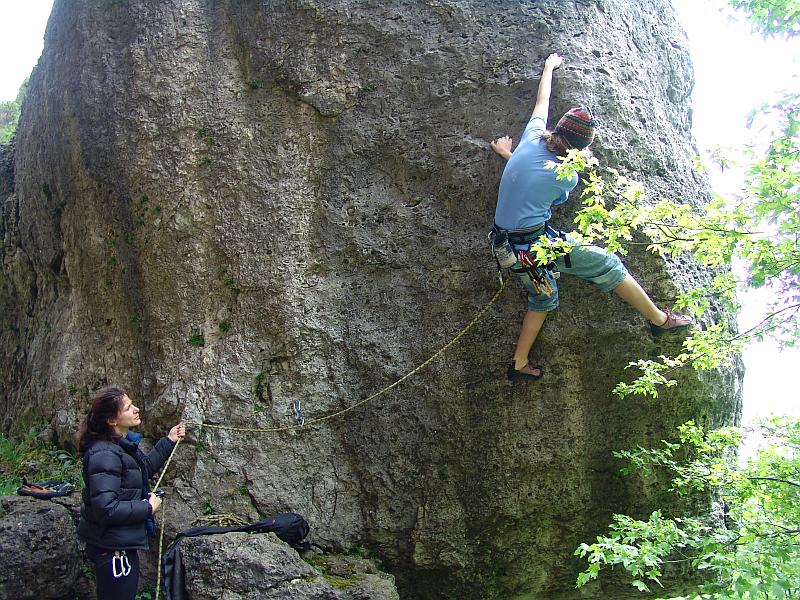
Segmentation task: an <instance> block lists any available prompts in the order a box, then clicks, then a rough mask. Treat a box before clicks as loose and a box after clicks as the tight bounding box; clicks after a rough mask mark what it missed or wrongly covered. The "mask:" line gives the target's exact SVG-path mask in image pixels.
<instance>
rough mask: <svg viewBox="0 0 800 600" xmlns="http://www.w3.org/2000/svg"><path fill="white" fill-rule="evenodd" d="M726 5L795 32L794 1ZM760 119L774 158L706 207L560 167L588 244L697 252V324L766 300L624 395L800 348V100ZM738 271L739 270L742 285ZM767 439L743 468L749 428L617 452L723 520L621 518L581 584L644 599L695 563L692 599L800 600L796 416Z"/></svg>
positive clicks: (701, 336) (757, 24)
mask: <svg viewBox="0 0 800 600" xmlns="http://www.w3.org/2000/svg"><path fill="white" fill-rule="evenodd" d="M730 5H731V6H733V7H735V8H741V9H743V10H744V11H745V13H746V15H747V18H748V20H750V21H751V23H753V25H754V28H755V29H756V30H757V31H760V32H762V33H763V34H764V35H765V36H769V35H785V36H788V37H794V36H798V35H800V26H798V22H800V4H798V2H796V1H793V0H730ZM754 121H759V122H761V123H766V134H767V135H768V136H769V139H770V141H769V143H768V144H767V145H766V149H761V150H760V151H759V149H758V148H755V147H750V148H747V149H746V150H745V152H744V153H743V155H742V156H741V157H739V158H738V159H737V160H738V161H744V164H746V165H747V166H746V168H745V173H746V175H745V180H744V189H743V190H742V191H741V192H740V193H739V194H737V195H735V196H734V197H732V198H727V199H723V198H721V197H720V196H715V197H714V198H713V199H712V201H711V202H710V203H709V204H708V205H707V206H706V207H705V208H704V210H702V211H698V210H696V209H695V208H693V207H692V206H690V205H688V204H685V203H681V202H674V201H669V200H660V201H653V200H651V199H648V198H647V195H646V193H645V190H644V189H643V188H642V186H641V185H639V184H638V183H636V182H634V181H631V180H629V179H627V178H626V177H625V176H623V175H621V174H620V173H618V172H616V171H613V170H611V169H606V170H605V171H603V172H601V171H600V170H599V169H598V168H597V165H596V164H593V163H592V161H591V160H587V158H586V157H585V156H584V155H581V154H579V153H577V152H573V153H572V154H571V155H570V157H568V160H567V161H565V163H564V164H563V165H561V166H556V165H554V168H556V170H557V172H560V176H569V175H570V174H571V172H574V170H581V169H584V170H585V169H589V172H588V173H587V175H586V177H585V178H586V186H585V190H584V198H583V208H582V209H581V210H580V211H579V212H578V214H577V215H576V224H577V226H578V229H579V230H580V231H581V232H582V234H583V236H584V239H585V240H587V241H593V240H595V239H601V240H604V241H605V243H606V244H607V246H608V247H609V248H610V249H612V250H617V251H620V252H622V253H624V252H625V251H626V246H630V245H631V244H637V243H643V244H646V245H647V247H648V248H649V249H650V250H652V251H654V252H659V253H662V254H665V255H677V254H680V253H690V254H691V255H693V256H694V257H695V259H696V260H697V261H698V262H700V263H701V264H703V265H706V266H708V267H710V268H711V269H712V270H713V272H714V273H715V275H714V276H713V278H712V279H711V281H710V282H709V283H708V285H707V286H705V287H703V288H698V289H694V290H690V291H688V292H686V293H683V294H681V296H680V297H679V298H678V302H677V305H678V307H680V308H682V309H684V310H688V311H690V312H692V313H693V314H695V315H698V316H700V315H703V314H704V313H705V312H706V311H708V310H709V309H710V308H711V306H712V301H713V302H715V303H716V304H721V305H722V306H724V307H727V308H729V309H735V308H736V305H737V301H736V292H737V291H741V290H746V289H748V288H768V289H769V290H770V292H771V298H772V301H771V303H770V305H769V306H768V308H767V309H766V311H765V312H764V314H763V318H762V319H761V320H760V322H758V324H756V325H755V326H754V327H752V328H751V329H749V330H747V331H743V332H737V331H735V330H734V329H732V327H731V326H730V325H729V324H728V323H725V322H718V323H715V324H713V325H711V326H709V327H707V328H706V330H704V331H694V332H693V333H692V334H691V335H689V336H688V337H687V338H686V339H685V341H684V343H683V347H682V350H681V352H680V353H679V354H678V355H677V356H674V357H661V360H655V361H654V360H641V361H637V362H635V363H631V365H630V366H631V368H636V369H638V370H639V372H640V376H639V377H638V378H637V379H636V380H634V381H633V382H630V383H621V384H619V385H618V386H617V388H616V389H615V393H617V394H618V395H620V396H626V395H629V394H639V395H646V396H652V397H657V396H658V394H659V388H660V386H663V385H666V386H670V385H675V384H676V382H675V381H674V380H672V379H671V378H670V375H671V373H672V372H673V371H674V370H675V369H677V368H682V367H686V366H688V365H691V366H692V367H694V368H701V369H703V368H714V367H717V366H719V365H721V364H722V363H723V362H724V361H725V360H726V357H728V356H730V354H731V353H732V352H735V351H738V350H739V349H741V348H742V346H743V345H744V344H746V343H747V342H748V341H750V340H754V339H760V338H763V337H765V336H771V337H773V338H774V339H777V340H778V341H780V342H781V343H782V344H784V345H789V346H791V345H796V344H797V343H798V341H800V325H798V319H797V315H798V312H799V311H800V244H798V240H799V239H800V94H797V93H786V94H784V97H783V98H781V99H780V100H778V101H776V102H773V103H767V104H764V105H762V106H760V107H758V108H757V109H756V110H754V111H753V113H752V114H751V123H752V122H754ZM714 160H715V162H717V164H718V165H719V166H720V167H721V168H723V169H724V168H728V167H729V166H730V165H731V162H732V161H731V159H730V158H728V157H725V156H721V155H718V156H716V157H714ZM698 168H703V167H702V165H701V164H700V163H698ZM637 232H638V233H641V234H644V236H645V239H646V241H640V240H641V239H642V238H641V237H637ZM541 252H542V253H545V254H546V253H547V252H554V253H558V252H559V249H558V248H542V249H541ZM733 263H737V264H739V265H741V266H742V268H743V271H744V273H745V274H744V276H743V277H742V276H737V272H738V269H737V270H734V269H732V268H731V265H732V264H733ZM760 433H761V436H762V438H763V444H762V445H761V446H760V448H759V449H758V451H757V452H756V454H755V455H754V456H753V457H751V458H749V459H747V460H744V461H740V460H737V458H736V451H737V448H738V446H739V443H740V441H741V439H742V435H743V433H742V431H741V430H739V429H736V428H723V429H718V430H715V431H704V430H703V429H702V428H700V427H699V426H697V425H696V424H694V423H692V422H690V423H687V424H685V425H683V426H682V427H680V428H679V439H678V441H677V442H663V443H662V446H661V447H660V448H651V449H645V448H641V447H640V448H637V449H635V450H625V451H620V452H617V453H615V456H617V457H618V458H620V459H623V460H625V461H627V463H628V464H627V466H626V467H625V469H624V471H625V472H631V471H636V472H638V473H640V474H642V475H643V476H648V475H650V474H652V473H653V471H654V470H666V471H667V472H669V473H670V474H671V486H670V488H669V492H671V493H672V494H675V495H677V496H680V497H687V496H692V495H696V494H700V495H701V498H703V499H705V501H704V502H700V503H699V506H703V505H706V506H707V505H708V500H709V499H711V500H712V501H713V503H714V504H715V505H716V506H717V507H718V508H719V509H720V510H721V514H708V513H707V512H705V513H702V514H694V515H688V516H687V515H669V514H666V513H667V511H666V510H656V511H654V512H652V514H651V515H650V516H649V518H647V519H646V520H642V519H636V518H633V517H630V516H626V515H615V516H614V521H613V523H612V524H611V525H610V526H609V530H608V532H607V533H606V534H604V535H601V536H599V537H597V539H596V541H595V542H594V543H591V544H581V545H580V547H579V548H578V549H577V551H576V554H577V555H579V556H581V557H583V558H585V559H586V560H587V567H586V569H585V570H584V571H583V572H582V573H581V574H580V576H579V577H578V581H577V584H578V586H581V585H584V584H586V583H587V582H588V581H591V580H592V579H594V578H596V577H597V576H598V574H599V573H600V572H601V571H602V569H603V568H604V567H608V566H611V567H614V566H616V567H621V568H622V569H623V570H624V571H625V572H626V573H627V574H628V575H629V576H630V579H631V582H632V584H633V586H635V587H636V588H638V589H639V590H642V591H649V590H651V589H654V588H656V587H657V586H659V585H660V579H661V577H662V572H663V571H664V570H665V569H666V567H667V566H668V565H671V564H672V565H684V566H687V565H688V566H689V567H690V568H692V569H693V571H694V574H695V575H696V576H697V577H698V578H699V583H697V584H696V585H694V586H693V589H692V592H691V593H690V594H689V595H688V596H685V598H692V599H699V598H704V599H705V598H710V599H729V598H766V599H780V598H787V599H788V598H798V597H800V420H798V419H794V418H789V417H782V418H780V417H779V418H774V419H772V420H771V421H769V422H767V423H764V424H762V425H761V426H760ZM684 505H685V506H686V505H688V506H697V505H698V503H692V502H685V503H684Z"/></svg>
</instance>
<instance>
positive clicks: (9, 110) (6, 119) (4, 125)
mask: <svg viewBox="0 0 800 600" xmlns="http://www.w3.org/2000/svg"><path fill="white" fill-rule="evenodd" d="M27 91H28V80H27V79H26V80H25V81H23V82H22V85H21V86H20V88H19V92H18V93H17V97H16V98H15V99H14V100H8V101H2V102H0V144H6V143H8V142H9V141H11V138H12V137H13V136H14V132H16V131H17V123H19V116H20V111H21V109H22V102H23V100H24V99H25V94H26V93H27Z"/></svg>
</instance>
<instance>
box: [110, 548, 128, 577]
mask: <svg viewBox="0 0 800 600" xmlns="http://www.w3.org/2000/svg"><path fill="white" fill-rule="evenodd" d="M117 561H119V562H117ZM117 565H119V568H118V567H117ZM130 572H131V563H130V562H129V561H128V555H127V554H125V550H115V551H114V557H113V558H112V559H111V574H112V575H113V576H114V579H119V578H120V577H127V576H128V575H129V574H130Z"/></svg>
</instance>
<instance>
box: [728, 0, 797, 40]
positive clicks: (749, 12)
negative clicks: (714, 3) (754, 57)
mask: <svg viewBox="0 0 800 600" xmlns="http://www.w3.org/2000/svg"><path fill="white" fill-rule="evenodd" d="M730 5H731V6H732V7H733V8H737V9H740V10H741V11H742V12H743V13H744V14H745V15H746V18H747V20H748V21H749V22H750V24H751V25H752V26H753V29H754V30H755V31H757V32H759V33H761V34H763V35H765V36H768V35H774V34H784V35H786V36H788V37H794V36H797V35H800V2H798V1H797V0H730Z"/></svg>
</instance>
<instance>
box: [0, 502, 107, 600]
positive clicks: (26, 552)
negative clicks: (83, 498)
mask: <svg viewBox="0 0 800 600" xmlns="http://www.w3.org/2000/svg"><path fill="white" fill-rule="evenodd" d="M77 507H78V496H77V495H76V494H74V495H72V496H70V497H68V498H59V499H56V500H54V501H47V500H36V499H34V498H24V497H18V496H13V497H1V498H0V549H2V551H0V599H3V600H34V599H35V600H73V598H76V597H77V598H94V585H93V583H92V582H91V581H90V580H89V578H88V577H87V574H88V573H89V572H90V570H91V566H90V563H89V562H88V561H86V560H85V559H84V557H83V554H82V553H81V552H80V550H79V549H78V541H77V539H76V537H75V519H77V516H78V513H77Z"/></svg>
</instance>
